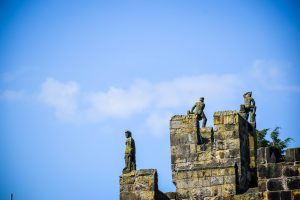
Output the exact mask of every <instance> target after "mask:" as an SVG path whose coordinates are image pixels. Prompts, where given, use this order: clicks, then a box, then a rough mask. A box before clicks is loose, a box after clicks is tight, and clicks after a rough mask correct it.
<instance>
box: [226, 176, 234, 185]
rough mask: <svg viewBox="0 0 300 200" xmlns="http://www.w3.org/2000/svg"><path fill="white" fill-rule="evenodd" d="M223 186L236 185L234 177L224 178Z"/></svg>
mask: <svg viewBox="0 0 300 200" xmlns="http://www.w3.org/2000/svg"><path fill="white" fill-rule="evenodd" d="M224 184H236V176H235V175H231V176H224Z"/></svg>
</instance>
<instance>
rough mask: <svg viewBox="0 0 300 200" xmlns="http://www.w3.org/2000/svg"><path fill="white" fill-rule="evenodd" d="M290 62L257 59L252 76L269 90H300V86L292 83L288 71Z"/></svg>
mask: <svg viewBox="0 0 300 200" xmlns="http://www.w3.org/2000/svg"><path fill="white" fill-rule="evenodd" d="M290 67H291V66H290V64H289V63H287V62H280V61H274V60H255V61H254V62H253V64H252V66H251V69H250V76H251V77H252V78H253V80H255V81H256V82H257V83H259V84H260V85H261V86H263V87H264V88H266V89H268V90H278V91H291V92H299V91H300V86H299V85H293V84H290V82H289V79H288V73H287V72H288V71H289V68H290Z"/></svg>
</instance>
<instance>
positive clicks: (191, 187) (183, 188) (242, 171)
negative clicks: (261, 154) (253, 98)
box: [170, 111, 255, 199]
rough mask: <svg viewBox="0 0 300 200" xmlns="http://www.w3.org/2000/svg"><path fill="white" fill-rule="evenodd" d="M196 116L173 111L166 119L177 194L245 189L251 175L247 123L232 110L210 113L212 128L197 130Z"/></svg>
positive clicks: (209, 194)
mask: <svg viewBox="0 0 300 200" xmlns="http://www.w3.org/2000/svg"><path fill="white" fill-rule="evenodd" d="M196 120H197V119H196V116H195V115H192V114H191V115H176V116H174V117H172V119H171V122H170V138H171V163H172V177H173V182H174V184H175V186H176V192H177V195H178V198H180V199H204V198H206V197H218V196H219V197H220V196H222V197H231V196H233V195H235V194H237V193H240V192H243V191H246V190H247V189H248V188H249V185H250V183H251V180H252V176H254V177H255V174H254V175H253V173H252V170H251V168H250V160H251V159H250V148H249V132H250V131H251V129H249V123H248V122H247V121H245V120H244V118H242V117H241V116H240V115H239V114H238V113H237V112H235V111H225V112H216V113H214V125H215V130H213V128H211V127H210V128H200V130H199V128H198V126H197V122H196ZM253 148H254V147H253ZM253 161H254V163H255V158H253ZM252 167H254V168H255V164H253V166H252ZM199 188H201V190H199ZM206 199H207V198H206Z"/></svg>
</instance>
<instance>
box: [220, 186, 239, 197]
mask: <svg viewBox="0 0 300 200" xmlns="http://www.w3.org/2000/svg"><path fill="white" fill-rule="evenodd" d="M235 193H236V191H235V185H234V184H224V185H222V196H223V197H230V196H232V195H234V194H235Z"/></svg>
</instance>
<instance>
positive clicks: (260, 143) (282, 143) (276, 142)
mask: <svg viewBox="0 0 300 200" xmlns="http://www.w3.org/2000/svg"><path fill="white" fill-rule="evenodd" d="M269 130H270V129H263V130H261V131H259V130H257V132H256V136H257V147H258V148H260V147H272V148H274V149H278V150H279V151H280V153H281V154H283V152H284V149H285V148H287V147H288V145H289V143H290V142H291V141H292V140H293V139H292V138H290V137H288V138H286V139H284V140H281V139H280V138H279V134H280V132H279V130H280V127H278V126H277V127H275V129H274V130H273V131H272V132H271V134H270V137H271V139H272V141H268V140H267V139H266V138H265V137H266V135H267V133H268V131H269Z"/></svg>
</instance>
